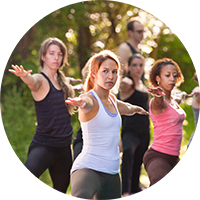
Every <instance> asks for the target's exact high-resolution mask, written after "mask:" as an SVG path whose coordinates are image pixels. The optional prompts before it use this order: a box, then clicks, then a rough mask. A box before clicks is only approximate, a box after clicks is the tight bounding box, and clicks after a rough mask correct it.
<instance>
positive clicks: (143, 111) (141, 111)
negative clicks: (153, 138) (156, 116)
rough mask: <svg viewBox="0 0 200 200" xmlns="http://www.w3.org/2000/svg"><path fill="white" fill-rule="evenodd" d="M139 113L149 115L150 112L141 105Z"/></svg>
mask: <svg viewBox="0 0 200 200" xmlns="http://www.w3.org/2000/svg"><path fill="white" fill-rule="evenodd" d="M137 113H138V114H140V115H148V114H149V112H147V111H146V110H144V109H143V108H141V107H139V109H138V111H137Z"/></svg>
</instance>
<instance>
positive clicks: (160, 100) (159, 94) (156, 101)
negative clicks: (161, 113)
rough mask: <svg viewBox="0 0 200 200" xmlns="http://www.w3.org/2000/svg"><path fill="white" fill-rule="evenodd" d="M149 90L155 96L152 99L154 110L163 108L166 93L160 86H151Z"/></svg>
mask: <svg viewBox="0 0 200 200" xmlns="http://www.w3.org/2000/svg"><path fill="white" fill-rule="evenodd" d="M148 91H149V92H150V93H152V94H154V95H155V96H154V98H153V99H152V103H151V106H152V111H158V110H162V109H163V108H164V106H165V101H164V96H165V93H164V92H163V90H162V89H161V88H160V87H157V88H149V89H148Z"/></svg>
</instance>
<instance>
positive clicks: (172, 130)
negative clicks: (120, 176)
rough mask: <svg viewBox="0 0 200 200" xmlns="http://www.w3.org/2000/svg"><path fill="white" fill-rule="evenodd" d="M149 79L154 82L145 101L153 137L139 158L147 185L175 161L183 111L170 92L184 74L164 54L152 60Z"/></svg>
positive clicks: (178, 152)
mask: <svg viewBox="0 0 200 200" xmlns="http://www.w3.org/2000/svg"><path fill="white" fill-rule="evenodd" d="M149 81H150V83H151V84H152V86H154V88H150V89H149V92H151V93H152V94H154V97H153V98H152V99H151V101H150V105H149V113H150V117H151V120H152V122H153V126H154V138H153V143H152V145H151V147H150V149H149V150H147V152H146V153H145V155H144V158H143V162H144V166H145V169H146V171H147V174H148V176H149V179H150V185H153V184H155V183H156V182H158V181H159V180H160V179H162V178H163V177H164V176H165V175H166V174H168V173H169V172H170V171H171V170H172V169H173V167H174V166H175V165H176V164H177V163H178V162H179V154H180V148H181V141H182V132H183V130H182V125H183V121H184V119H185V112H184V110H183V109H182V108H181V107H180V106H179V105H178V103H177V102H176V101H175V100H174V99H173V98H172V96H171V92H172V89H173V88H174V86H179V85H180V84H181V83H182V82H183V81H184V77H183V75H182V72H181V70H180V68H179V66H178V64H177V63H176V62H174V61H173V60H171V59H168V58H164V59H160V60H157V61H156V62H155V63H154V65H153V67H152V69H151V70H150V74H149Z"/></svg>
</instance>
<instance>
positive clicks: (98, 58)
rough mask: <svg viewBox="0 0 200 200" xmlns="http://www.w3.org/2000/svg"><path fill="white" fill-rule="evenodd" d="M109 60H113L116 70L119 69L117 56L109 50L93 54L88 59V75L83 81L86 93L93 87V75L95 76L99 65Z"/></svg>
mask: <svg viewBox="0 0 200 200" xmlns="http://www.w3.org/2000/svg"><path fill="white" fill-rule="evenodd" d="M107 59H111V60H114V61H115V62H116V64H117V68H118V70H119V69H120V62H119V59H118V58H117V56H116V55H115V54H114V53H113V52H112V51H110V50H103V51H101V52H100V53H98V54H95V55H94V56H93V57H92V58H91V59H90V66H89V73H88V76H87V78H86V81H85V91H86V92H88V91H90V90H91V89H93V87H94V83H95V79H94V76H93V74H97V72H98V70H99V68H100V67H101V64H102V63H103V62H104V61H105V60H107Z"/></svg>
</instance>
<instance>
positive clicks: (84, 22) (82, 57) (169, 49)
mask: <svg viewBox="0 0 200 200" xmlns="http://www.w3.org/2000/svg"><path fill="white" fill-rule="evenodd" d="M133 16H138V17H140V19H141V20H142V22H143V23H144V25H145V35H144V36H145V37H144V40H143V41H142V43H141V45H140V49H141V51H142V52H143V54H144V56H145V58H146V66H145V70H146V72H147V73H146V74H147V75H148V70H149V69H150V67H151V65H152V63H153V62H154V61H155V60H156V59H158V58H163V57H169V58H172V59H173V60H175V61H176V62H177V63H178V64H179V66H180V68H181V70H182V72H183V75H184V77H185V82H184V83H183V84H182V85H181V87H180V89H181V90H184V91H186V92H187V93H190V92H191V91H192V89H193V88H194V87H195V86H196V85H197V83H195V82H194V80H193V74H194V72H195V69H194V66H193V63H192V60H191V58H190V56H189V54H188V52H187V50H186V49H185V47H184V45H183V44H182V42H181V41H180V40H179V38H178V37H177V36H176V35H175V34H174V33H173V32H172V31H171V30H170V28H169V27H167V26H166V25H165V24H164V23H163V22H162V21H160V20H159V19H157V18H156V17H155V16H153V15H151V14H150V13H148V12H146V11H144V10H142V9H140V8H137V7H134V6H132V5H128V4H124V3H119V2H114V1H99V0H97V1H85V2H81V3H76V4H72V5H69V6H66V7H63V8H60V9H58V10H56V11H54V12H52V13H50V14H49V15H47V16H46V17H44V18H43V19H41V20H40V21H39V22H38V23H37V24H35V25H34V26H32V27H31V29H30V30H28V31H27V33H26V34H25V35H24V36H23V37H22V39H21V40H20V41H19V43H18V44H17V46H16V47H15V49H14V50H13V52H12V54H11V56H10V58H9V60H8V63H7V66H6V68H5V72H4V76H3V80H2V87H1V112H2V120H3V124H4V128H5V131H6V134H7V137H8V139H9V142H10V143H11V145H12V147H13V149H14V151H15V153H16V154H17V156H18V157H19V159H20V160H21V161H22V162H23V163H24V162H25V160H26V158H27V151H28V147H29V144H30V142H31V138H32V137H33V134H34V132H35V127H36V125H35V124H36V117H35V110H34V104H33V99H32V96H31V93H30V90H29V89H28V87H27V86H26V85H25V84H24V83H23V82H22V81H21V79H19V78H18V77H15V76H14V75H12V74H10V73H9V72H8V69H9V68H10V66H11V64H18V65H19V64H22V65H23V66H24V67H25V69H27V70H28V69H32V70H33V73H38V72H39V70H40V67H39V59H38V51H39V48H40V44H41V42H43V40H44V39H46V38H47V37H58V38H60V39H61V40H63V41H64V43H65V44H66V46H67V48H68V55H69V66H66V67H65V68H64V73H65V74H66V76H73V77H75V78H80V77H81V73H80V71H81V69H82V68H83V67H84V65H85V63H86V62H87V60H88V58H90V56H91V55H93V54H94V53H96V52H99V51H100V50H102V49H110V50H113V51H114V52H116V49H117V46H118V45H119V44H120V43H121V42H124V41H125V40H126V39H127V38H128V35H127V31H126V23H127V21H128V19H130V18H131V17H133ZM147 84H148V83H147ZM77 95H78V94H77ZM181 106H182V107H183V109H184V110H185V111H186V113H187V118H186V120H185V121H184V126H183V128H184V135H183V136H184V137H183V142H182V153H181V156H182V155H183V154H184V153H185V150H186V145H187V143H188V139H189V138H190V136H191V134H192V133H193V131H194V128H195V125H194V117H193V112H192V108H191V101H188V102H186V103H185V104H182V105H181ZM22 119H23V120H22ZM22 121H23V123H22ZM72 125H73V128H74V135H76V133H77V130H78V129H79V127H80V125H79V122H78V119H77V114H76V115H73V116H72ZM152 136H153V129H152V126H151V138H152ZM142 177H146V172H145V170H144V169H143V171H142ZM40 179H41V180H42V181H43V182H45V183H46V184H48V185H50V186H52V185H51V180H50V177H49V175H48V173H45V174H44V175H42V176H41V178H40ZM144 182H145V180H144ZM68 192H70V188H69V191H68Z"/></svg>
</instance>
